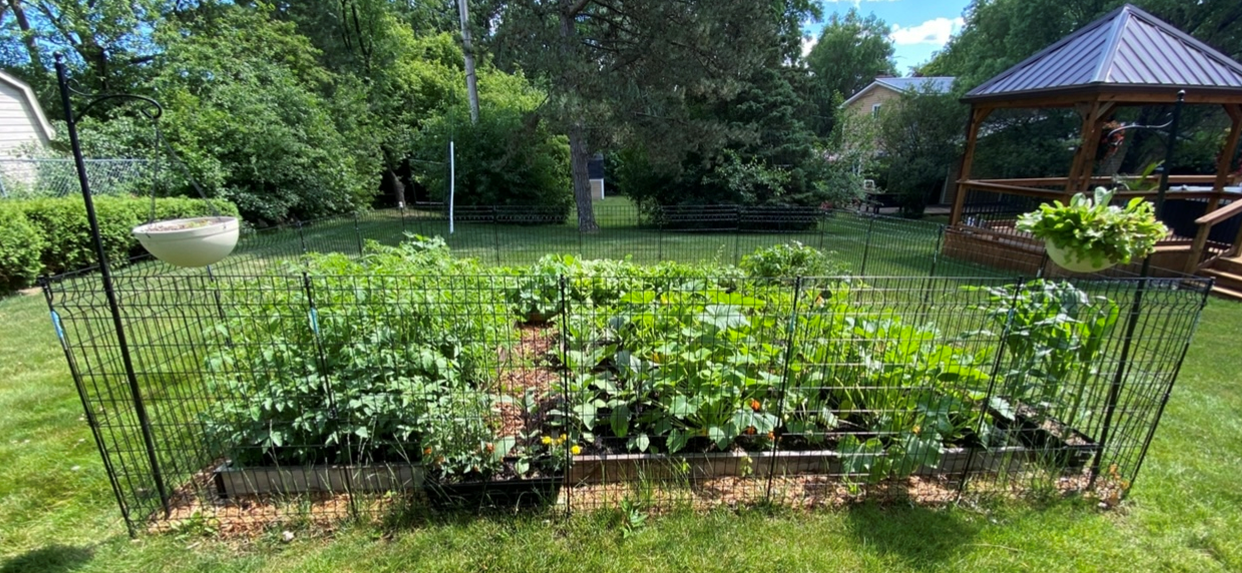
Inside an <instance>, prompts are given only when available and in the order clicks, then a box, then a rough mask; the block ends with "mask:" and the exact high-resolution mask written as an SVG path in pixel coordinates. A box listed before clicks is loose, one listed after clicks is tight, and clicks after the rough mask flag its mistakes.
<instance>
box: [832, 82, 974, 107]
mask: <svg viewBox="0 0 1242 573" xmlns="http://www.w3.org/2000/svg"><path fill="white" fill-rule="evenodd" d="M954 79H955V78H950V77H944V76H938V77H925V78H876V79H875V81H874V82H871V85H869V86H867V87H865V88H863V89H861V90H859V91H858V93H856V94H854V95H853V96H851V97H850V99H847V100H845V103H843V104H841V109H850V110H853V111H854V112H855V113H869V114H871V115H879V114H880V109H882V108H883V107H884V104H885V103H886V102H889V101H892V100H894V99H896V98H899V97H901V95H902V94H905V93H912V92H916V91H919V90H922V89H925V88H926V87H928V86H930V87H931V89H932V90H934V91H935V92H936V93H942V94H943V93H949V90H951V89H953V80H954Z"/></svg>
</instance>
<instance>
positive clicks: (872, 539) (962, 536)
mask: <svg viewBox="0 0 1242 573" xmlns="http://www.w3.org/2000/svg"><path fill="white" fill-rule="evenodd" d="M846 522H847V524H848V527H849V531H850V533H852V534H853V535H854V536H855V537H857V538H858V541H859V544H860V545H863V546H866V547H872V548H874V549H875V550H876V551H877V552H879V553H883V554H888V555H891V556H893V557H896V558H898V559H901V560H903V561H905V562H906V563H907V564H909V565H910V566H912V567H915V568H921V567H923V566H932V565H936V564H941V563H943V562H944V561H945V560H946V559H948V558H950V557H952V556H954V555H955V554H956V553H957V552H958V550H959V549H960V548H961V547H962V546H964V545H969V544H970V543H972V540H973V539H974V537H975V536H976V535H977V534H978V533H979V529H980V528H979V525H977V524H974V523H971V522H969V521H967V520H966V519H965V516H964V515H963V513H962V512H961V511H956V510H954V509H952V508H940V509H937V508H930V507H921V506H917V505H914V506H911V505H880V504H875V503H864V504H859V505H855V506H851V507H850V508H849V509H848V510H847V513H846Z"/></svg>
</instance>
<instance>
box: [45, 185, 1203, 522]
mask: <svg viewBox="0 0 1242 573" xmlns="http://www.w3.org/2000/svg"><path fill="white" fill-rule="evenodd" d="M683 209H684V208H683ZM714 209H718V208H714ZM741 211H742V210H737V209H735V210H734V214H733V218H732V220H731V221H726V220H725V219H727V217H721V218H720V220H716V221H711V220H710V217H706V216H700V217H695V216H692V214H687V215H686V216H685V217H684V218H682V219H681V220H682V221H683V222H682V223H678V222H677V221H678V216H675V214H674V213H672V210H670V211H669V212H666V213H665V214H662V215H661V216H660V219H661V220H657V221H649V220H648V221H644V220H641V218H639V217H637V212H631V215H634V217H635V218H634V220H632V221H631V222H629V223H626V224H624V225H623V224H621V223H620V222H618V223H617V224H615V225H612V226H610V224H609V222H608V221H609V220H608V219H607V218H604V217H601V222H602V223H603V224H602V225H601V227H602V229H601V230H600V231H599V232H598V233H592V234H579V233H577V231H576V230H573V229H572V228H568V227H567V225H568V224H565V225H551V226H537V225H534V224H532V223H531V222H530V220H529V219H527V220H524V221H522V223H521V224H515V226H511V225H509V224H502V223H500V222H499V220H498V219H496V218H495V217H492V218H488V219H485V221H486V222H467V221H468V219H465V218H462V219H458V220H456V221H454V227H455V228H454V233H453V234H452V235H449V234H448V233H447V228H445V227H446V225H447V221H446V220H445V218H444V217H443V215H442V214H441V213H440V212H438V211H434V212H414V211H405V212H375V213H369V214H367V215H359V216H357V217H346V218H343V219H338V220H335V221H321V222H315V223H313V224H302V225H300V226H294V227H293V228H286V229H279V230H268V231H254V232H252V233H250V234H248V235H247V236H246V237H245V239H244V240H243V243H242V245H241V246H240V247H239V250H238V252H237V253H236V254H235V255H233V256H232V257H230V258H229V259H226V261H225V262H224V263H223V264H220V265H218V266H217V267H215V268H212V269H202V270H192V271H191V270H173V269H171V268H168V267H164V266H161V265H160V264H158V263H139V264H134V265H131V266H130V267H128V268H127V269H125V271H124V272H121V273H119V274H118V275H117V276H116V277H115V284H114V289H115V291H114V292H115V294H116V297H117V299H118V301H119V307H120V313H121V323H122V325H123V329H124V331H125V335H126V340H127V342H126V344H125V345H121V344H120V343H118V337H117V333H116V332H115V329H114V328H113V322H112V317H111V315H110V314H109V307H108V304H107V301H106V297H105V293H104V292H103V291H102V289H101V288H100V286H99V285H98V284H97V280H96V279H95V277H94V276H93V275H91V274H89V273H88V272H83V273H77V274H72V275H64V276H60V277H54V278H51V279H46V280H45V281H44V289H45V293H46V296H47V299H48V303H49V306H50V308H51V312H52V319H53V322H54V324H55V326H56V329H57V332H58V334H59V336H60V340H61V342H62V345H63V348H64V352H65V356H66V358H67V360H68V362H69V365H70V368H71V371H72V373H73V377H74V381H75V383H76V384H77V387H78V391H79V393H80V395H81V398H82V401H83V406H84V408H85V411H86V415H87V420H88V422H89V424H90V426H91V428H92V431H93V432H94V436H95V439H96V443H97V445H98V447H99V449H100V452H101V454H102V457H103V461H104V464H105V466H106V469H107V472H108V475H109V477H110V479H111V483H112V487H113V489H114V492H115V494H116V498H117V501H118V503H119V505H120V508H121V512H122V514H123V515H124V518H125V520H126V523H127V524H128V525H129V527H130V529H131V531H135V532H136V531H141V530H145V529H148V528H156V529H158V528H162V527H169V526H172V525H173V524H177V523H179V522H184V521H186V520H193V519H203V518H209V519H214V520H218V521H219V523H220V527H223V528H247V527H261V526H264V525H265V524H270V523H272V522H274V521H282V520H290V519H304V520H312V521H314V520H324V521H329V520H335V519H340V518H345V517H355V518H376V519H379V518H388V517H390V516H394V515H404V514H406V513H408V512H421V511H425V510H436V509H439V508H454V509H458V510H460V509H465V510H468V511H477V510H480V509H484V508H502V509H512V508H524V509H525V510H527V511H552V512H558V513H559V512H570V511H575V510H581V509H594V508H615V507H621V508H624V509H626V510H628V511H654V510H659V509H667V508H674V507H690V508H703V507H714V506H719V505H728V506H734V505H738V504H758V503H780V504H788V505H794V506H799V507H818V506H833V505H838V504H842V503H848V502H850V501H852V500H856V499H862V498H871V499H874V498H877V497H878V498H886V499H890V498H900V499H910V500H914V501H916V502H921V503H933V504H935V503H949V502H953V501H955V500H957V499H960V498H962V497H963V496H967V497H975V496H996V495H1000V496H1024V495H1032V494H1033V495H1045V496H1046V495H1063V494H1067V493H1075V492H1088V491H1090V492H1094V493H1095V494H1096V495H1098V496H1100V498H1101V499H1103V500H1105V501H1109V502H1112V501H1116V499H1118V498H1119V497H1120V496H1123V495H1124V494H1125V492H1126V491H1127V490H1128V489H1129V488H1130V487H1131V486H1132V484H1133V481H1134V479H1135V478H1136V476H1137V475H1138V473H1139V470H1140V467H1141V465H1142V462H1143V458H1144V456H1145V454H1146V451H1147V447H1148V444H1149V443H1150V441H1151V439H1152V437H1153V435H1154V432H1155V430H1156V427H1157V425H1158V422H1159V419H1160V415H1161V412H1162V410H1163V407H1164V403H1165V401H1166V400H1167V398H1168V395H1169V392H1170V391H1171V389H1172V386H1173V384H1174V381H1175V379H1176V377H1177V373H1178V370H1179V368H1180V366H1181V362H1182V358H1183V356H1184V353H1185V351H1186V348H1187V346H1188V344H1189V341H1190V338H1191V335H1192V333H1193V331H1194V328H1195V326H1196V323H1197V320H1198V316H1199V313H1200V312H1201V310H1202V308H1203V305H1204V304H1205V302H1206V299H1207V296H1208V292H1209V290H1210V286H1211V283H1210V281H1208V280H1205V279H1200V278H1196V277H1188V276H1169V277H1159V278H1136V277H1130V276H1123V275H1118V276H1112V277H1103V276H1079V277H1072V278H1069V279H1064V280H1062V279H1058V278H1056V277H1053V276H1052V275H1051V274H1050V273H1045V274H1044V276H1042V277H1041V276H1036V275H1034V274H1032V275H1021V276H1020V275H1017V274H1014V273H1007V272H1005V271H1003V270H999V268H998V267H996V266H989V265H986V264H984V263H981V262H979V261H977V260H961V259H958V258H952V257H947V256H944V255H943V254H942V253H943V251H944V250H945V246H946V244H945V239H946V232H945V229H944V228H943V227H941V226H939V225H931V224H923V223H919V222H911V221H904V220H894V219H887V218H883V217H876V216H863V215H858V214H852V213H845V212H835V213H834V212H824V211H818V210H798V212H797V213H785V214H783V215H782V216H780V217H769V218H767V219H764V218H762V217H755V218H753V219H751V220H749V221H747V223H746V224H744V225H738V224H737V223H738V222H739V221H741V215H740V214H739V213H740V212H741ZM704 213H706V210H705V211H704ZM752 214H753V213H752ZM721 221H724V223H721ZM726 225H733V226H732V227H730V228H727V229H725V228H723V227H724V226H726ZM673 227H677V230H676V231H674V230H673ZM406 233H411V234H421V235H425V236H431V235H439V236H443V237H445V242H444V243H441V242H439V241H436V240H424V239H418V240H405V234H406ZM489 239H490V240H489ZM403 240H404V242H403ZM792 241H798V242H801V243H802V244H803V245H804V246H807V247H811V248H813V249H814V250H815V251H819V252H829V253H831V254H830V255H829V259H830V260H831V261H833V262H834V264H835V265H837V266H836V267H835V268H834V269H833V270H834V271H839V272H836V274H837V275H838V276H830V277H820V276H797V275H796V274H792V275H791V276H783V275H779V274H776V275H774V274H771V273H767V274H765V273H763V272H760V271H758V270H756V268H755V267H754V265H750V266H747V265H743V266H744V267H746V270H742V269H739V268H738V267H737V266H734V263H735V262H739V261H745V260H747V259H746V255H748V254H750V253H752V252H753V251H755V250H756V249H758V248H762V247H768V246H772V245H780V244H788V243H791V242H792ZM445 243H446V244H445ZM385 244H386V245H389V246H387V247H385V246H384V245H385ZM316 252H317V253H330V254H325V255H308V254H309V253H316ZM548 253H571V254H573V255H575V258H574V259H566V258H563V257H562V258H560V259H558V265H560V266H556V265H548V264H542V263H541V264H536V265H534V266H530V263H534V262H536V261H537V260H538V259H539V258H540V257H542V256H543V255H545V254H548ZM304 255H306V256H304ZM358 255H366V256H358ZM462 255H466V256H464V257H463V256H462ZM625 258H629V259H630V261H629V262H625V261H624V260H623V259H625ZM580 259H587V260H580ZM591 259H606V260H602V261H596V260H591ZM497 262H499V263H502V264H503V265H506V266H505V267H504V268H496V267H494V265H495V264H496V263H497ZM690 263H702V264H690ZM256 524H257V525H256Z"/></svg>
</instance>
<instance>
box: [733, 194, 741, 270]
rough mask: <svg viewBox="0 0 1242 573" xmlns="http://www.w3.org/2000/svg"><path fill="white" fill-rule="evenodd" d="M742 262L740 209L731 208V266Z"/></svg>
mask: <svg viewBox="0 0 1242 573" xmlns="http://www.w3.org/2000/svg"><path fill="white" fill-rule="evenodd" d="M741 262H742V208H741V207H734V208H733V264H734V265H737V264H738V263H741Z"/></svg>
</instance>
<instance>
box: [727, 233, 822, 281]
mask: <svg viewBox="0 0 1242 573" xmlns="http://www.w3.org/2000/svg"><path fill="white" fill-rule="evenodd" d="M740 266H741V268H742V270H743V271H745V272H746V274H747V275H748V276H751V277H754V278H765V279H773V278H784V279H792V278H793V277H799V276H803V277H820V276H829V275H836V274H841V270H842V269H841V267H840V266H839V265H837V264H835V263H834V262H833V261H832V259H830V258H829V257H828V255H827V254H825V253H824V252H823V251H821V250H819V249H816V248H814V247H808V246H806V245H803V244H802V243H800V242H798V241H794V242H792V243H784V244H780V245H773V246H771V247H767V248H762V249H758V250H756V251H755V252H754V253H751V254H749V255H746V256H744V257H742V262H741V264H740Z"/></svg>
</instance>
